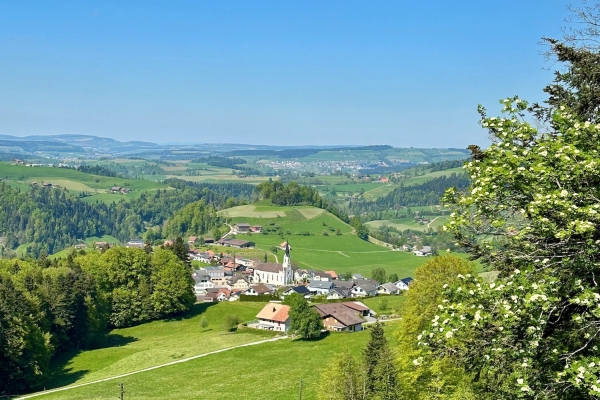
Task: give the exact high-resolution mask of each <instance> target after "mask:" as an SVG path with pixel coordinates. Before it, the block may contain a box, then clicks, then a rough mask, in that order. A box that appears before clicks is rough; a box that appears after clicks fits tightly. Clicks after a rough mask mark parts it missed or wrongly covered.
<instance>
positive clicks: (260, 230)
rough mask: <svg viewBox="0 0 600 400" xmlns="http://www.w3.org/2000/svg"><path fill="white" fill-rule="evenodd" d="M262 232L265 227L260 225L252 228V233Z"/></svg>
mask: <svg viewBox="0 0 600 400" xmlns="http://www.w3.org/2000/svg"><path fill="white" fill-rule="evenodd" d="M262 230H263V227H262V226H260V225H254V226H251V227H250V231H251V232H254V233H260V232H262Z"/></svg>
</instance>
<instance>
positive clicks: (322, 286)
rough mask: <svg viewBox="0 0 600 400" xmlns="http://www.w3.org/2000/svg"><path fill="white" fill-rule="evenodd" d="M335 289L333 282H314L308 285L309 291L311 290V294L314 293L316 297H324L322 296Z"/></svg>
mask: <svg viewBox="0 0 600 400" xmlns="http://www.w3.org/2000/svg"><path fill="white" fill-rule="evenodd" d="M334 287H335V285H334V284H333V282H329V281H318V280H312V281H310V283H309V284H308V290H310V292H311V293H314V294H316V295H322V294H325V295H326V294H328V293H329V291H330V290H331V289H333V288H334Z"/></svg>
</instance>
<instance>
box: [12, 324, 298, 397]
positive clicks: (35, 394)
mask: <svg viewBox="0 0 600 400" xmlns="http://www.w3.org/2000/svg"><path fill="white" fill-rule="evenodd" d="M281 339H287V336H281V337H276V338H273V339H266V340H259V341H258V342H252V343H246V344H240V345H238V346H233V347H227V348H225V349H221V350H215V351H211V352H209V353H204V354H199V355H197V356H192V357H187V358H182V359H181V360H177V361H172V362H169V363H166V364H161V365H155V366H154V367H150V368H144V369H140V370H138V371H133V372H128V373H126V374H121V375H116V376H111V377H109V378H104V379H98V380H96V381H92V382H85V383H80V384H78V385H72V386H65V387H61V388H57V389H50V390H45V391H43V392H37V393H32V394H27V395H25V396H21V397H17V399H30V398H32V397H38V396H44V395H46V394H50V393H56V392H62V391H65V390H71V389H75V388H78V387H82V386H88V385H93V384H96V383H100V382H106V381H111V380H113V379H119V378H124V377H126V376H130V375H135V374H139V373H141V372H147V371H152V370H154V369H158V368H162V367H168V366H169V365H175V364H180V363H184V362H188V361H191V360H195V359H197V358H201V357H206V356H210V355H211V354H217V353H222V352H224V351H229V350H233V349H238V348H240V347H248V346H255V345H257V344H263V343H269V342H276V341H278V340H281Z"/></svg>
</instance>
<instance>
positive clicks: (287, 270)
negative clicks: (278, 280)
mask: <svg viewBox="0 0 600 400" xmlns="http://www.w3.org/2000/svg"><path fill="white" fill-rule="evenodd" d="M283 284H284V285H285V286H287V285H293V284H294V271H293V270H292V261H291V260H290V244H289V243H288V242H285V255H284V256H283Z"/></svg>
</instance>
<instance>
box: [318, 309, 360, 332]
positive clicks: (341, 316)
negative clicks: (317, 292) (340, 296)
mask: <svg viewBox="0 0 600 400" xmlns="http://www.w3.org/2000/svg"><path fill="white" fill-rule="evenodd" d="M345 304H346V303H331V304H315V306H314V307H315V309H316V310H317V312H318V313H319V315H320V316H321V318H322V319H323V325H324V326H325V329H327V330H329V331H336V332H343V331H347V332H358V331H361V330H362V324H363V322H365V319H364V318H363V317H362V316H360V315H359V313H358V312H357V311H355V310H353V309H351V308H349V307H346V306H345Z"/></svg>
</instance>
